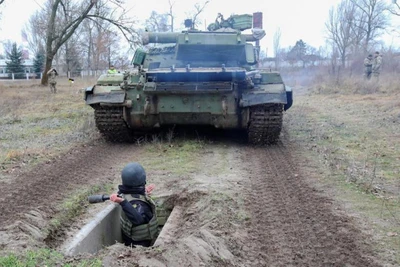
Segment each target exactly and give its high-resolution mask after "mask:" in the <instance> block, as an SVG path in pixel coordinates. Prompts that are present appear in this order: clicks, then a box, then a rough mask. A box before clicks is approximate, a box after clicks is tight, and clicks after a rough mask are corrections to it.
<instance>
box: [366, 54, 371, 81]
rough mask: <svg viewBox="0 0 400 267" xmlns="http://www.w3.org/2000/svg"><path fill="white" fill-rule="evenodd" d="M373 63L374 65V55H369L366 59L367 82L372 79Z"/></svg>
mask: <svg viewBox="0 0 400 267" xmlns="http://www.w3.org/2000/svg"><path fill="white" fill-rule="evenodd" d="M372 63H373V56H372V54H369V55H368V56H367V57H366V58H365V59H364V78H365V79H366V80H369V79H371V75H372Z"/></svg>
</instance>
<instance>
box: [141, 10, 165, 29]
mask: <svg viewBox="0 0 400 267" xmlns="http://www.w3.org/2000/svg"><path fill="white" fill-rule="evenodd" d="M168 16H169V14H167V13H165V14H158V13H157V12H156V11H152V12H151V15H150V18H148V19H147V20H146V29H147V30H148V31H151V32H167V31H169V26H168Z"/></svg>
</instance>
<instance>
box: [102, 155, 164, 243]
mask: <svg viewBox="0 0 400 267" xmlns="http://www.w3.org/2000/svg"><path fill="white" fill-rule="evenodd" d="M121 179H122V185H119V186H118V193H117V194H112V195H110V200H111V201H113V202H115V203H119V204H120V205H121V207H122V211H123V212H121V217H120V221H121V228H122V229H121V230H122V238H123V239H124V243H125V245H126V246H136V245H139V246H144V247H149V246H151V245H152V242H153V241H154V239H155V237H156V236H157V234H158V221H157V214H156V206H155V203H154V201H153V200H152V199H151V198H150V197H149V195H150V194H151V191H152V190H153V189H154V185H149V186H147V187H146V172H145V170H144V168H143V167H142V166H141V165H140V164H139V163H137V162H131V163H128V164H127V165H126V166H125V167H124V168H123V169H122V172H121Z"/></svg>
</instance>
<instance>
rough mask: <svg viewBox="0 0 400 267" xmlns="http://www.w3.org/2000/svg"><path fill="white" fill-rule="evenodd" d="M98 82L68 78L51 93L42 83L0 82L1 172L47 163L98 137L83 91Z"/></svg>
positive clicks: (5, 172)
mask: <svg viewBox="0 0 400 267" xmlns="http://www.w3.org/2000/svg"><path fill="white" fill-rule="evenodd" d="M93 83H94V80H81V79H76V80H75V83H74V84H71V83H69V82H68V80H67V79H66V78H64V79H62V78H60V79H59V81H58V85H57V88H58V93H57V94H51V93H50V90H49V88H48V87H43V86H40V85H39V81H25V80H24V81H14V82H12V81H0V96H1V97H0V113H1V114H2V116H1V118H0V141H1V142H0V169H1V170H3V172H2V174H3V175H6V174H7V173H9V172H13V171H15V170H18V169H20V168H22V167H24V166H26V165H30V164H34V163H36V162H41V161H45V160H47V159H48V158H51V157H53V156H55V155H57V154H58V153H61V152H63V151H65V150H67V149H69V148H70V147H72V146H74V145H77V144H80V143H84V142H87V141H88V140H90V139H93V138H96V137H97V131H96V129H95V127H94V121H93V111H92V110H91V108H90V107H88V106H86V105H85V102H84V100H83V93H82V90H81V89H82V88H85V87H87V86H90V85H91V84H93Z"/></svg>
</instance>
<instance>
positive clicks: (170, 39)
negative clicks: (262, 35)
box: [142, 32, 258, 45]
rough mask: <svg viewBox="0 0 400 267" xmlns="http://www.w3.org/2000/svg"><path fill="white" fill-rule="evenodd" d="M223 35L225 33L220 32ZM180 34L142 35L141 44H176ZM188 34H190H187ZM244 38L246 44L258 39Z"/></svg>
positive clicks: (252, 37) (159, 33) (251, 36)
mask: <svg viewBox="0 0 400 267" xmlns="http://www.w3.org/2000/svg"><path fill="white" fill-rule="evenodd" d="M199 33H210V32H199ZM221 33H225V34H226V32H221ZM179 34H180V33H178V32H146V33H144V34H143V35H142V43H143V45H147V44H154V43H158V44H169V43H176V42H177V39H178V36H179ZM189 34H190V33H189ZM241 35H242V36H244V37H245V40H246V41H247V42H255V41H257V40H258V39H257V38H255V36H254V35H253V34H241Z"/></svg>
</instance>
